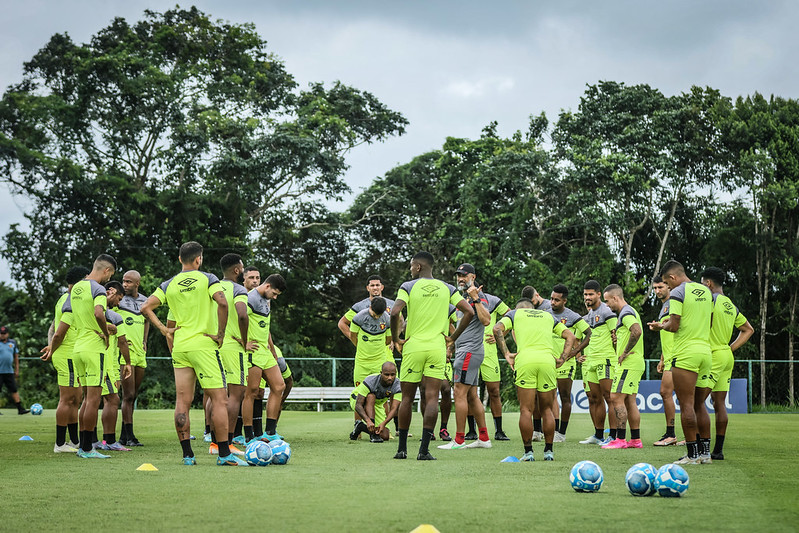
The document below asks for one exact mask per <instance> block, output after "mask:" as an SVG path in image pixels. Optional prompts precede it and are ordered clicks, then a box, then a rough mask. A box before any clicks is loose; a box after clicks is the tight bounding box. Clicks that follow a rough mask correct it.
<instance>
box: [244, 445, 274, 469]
mask: <svg viewBox="0 0 799 533" xmlns="http://www.w3.org/2000/svg"><path fill="white" fill-rule="evenodd" d="M273 455H274V454H273V453H272V448H270V447H269V445H267V444H266V443H265V442H261V441H259V440H256V441H253V442H251V443H249V444H248V445H247V450H246V451H245V452H244V458H245V459H246V460H247V462H248V463H249V464H251V465H253V466H268V465H269V464H270V463H271V462H272V456H273Z"/></svg>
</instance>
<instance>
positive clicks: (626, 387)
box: [42, 242, 753, 466]
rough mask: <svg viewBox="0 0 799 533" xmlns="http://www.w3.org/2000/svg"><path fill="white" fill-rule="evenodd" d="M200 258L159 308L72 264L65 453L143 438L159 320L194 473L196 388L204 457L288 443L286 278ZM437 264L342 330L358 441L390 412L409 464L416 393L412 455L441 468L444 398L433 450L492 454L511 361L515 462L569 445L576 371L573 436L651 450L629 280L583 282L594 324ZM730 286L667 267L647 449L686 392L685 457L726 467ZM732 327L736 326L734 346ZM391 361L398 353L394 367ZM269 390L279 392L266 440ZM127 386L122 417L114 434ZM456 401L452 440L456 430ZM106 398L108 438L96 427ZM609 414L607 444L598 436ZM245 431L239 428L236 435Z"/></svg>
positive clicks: (422, 267) (65, 335) (741, 321)
mask: <svg viewBox="0 0 799 533" xmlns="http://www.w3.org/2000/svg"><path fill="white" fill-rule="evenodd" d="M202 253H203V248H202V246H201V245H200V244H198V243H196V242H187V243H185V244H183V245H182V246H181V248H180V252H179V261H180V263H181V266H182V270H181V272H180V273H178V274H177V275H175V276H174V277H172V278H170V279H168V280H166V281H164V282H163V283H162V284H161V285H160V286H159V287H158V288H157V289H156V290H155V292H154V293H153V294H152V295H151V296H150V297H149V298H146V297H145V296H144V295H142V294H140V293H139V290H138V288H139V280H140V276H139V274H138V273H137V272H135V271H128V272H126V273H125V274H124V276H123V278H122V283H120V282H118V281H111V277H112V276H113V274H114V273H115V270H116V261H115V260H114V258H113V257H111V256H109V255H106V254H103V255H100V256H99V257H98V258H97V259H96V260H95V262H94V264H93V267H92V269H91V270H88V269H85V268H82V267H74V268H72V269H71V270H70V271H69V272H68V274H67V285H68V291H67V292H66V293H65V294H64V295H62V297H61V298H60V299H59V301H58V303H57V304H56V307H55V319H54V321H53V324H52V326H51V331H50V335H49V340H50V342H49V344H48V346H47V347H45V348H44V349H43V350H42V353H43V355H42V359H43V360H49V359H52V361H53V365H54V367H55V368H56V370H57V374H58V384H59V391H60V399H59V404H58V409H57V411H56V442H55V447H54V451H55V452H57V453H61V452H76V453H77V455H78V456H80V457H84V458H107V457H109V456H108V455H105V454H102V453H100V451H98V450H101V451H105V450H118V451H124V450H128V449H129V448H126V446H139V445H141V443H140V442H139V441H138V439H137V438H136V437H135V435H134V432H133V405H134V402H135V399H136V394H137V391H138V388H139V386H140V384H141V381H142V378H143V376H144V369H145V368H146V349H147V344H146V343H147V336H148V330H149V327H150V326H152V327H155V328H157V329H158V330H159V331H160V332H161V333H162V334H163V335H164V337H165V338H166V340H167V345H168V347H169V350H170V352H171V354H172V363H173V367H174V375H175V389H176V401H175V427H176V430H177V434H178V439H179V441H180V445H181V450H182V454H183V462H184V464H186V465H194V464H196V459H195V457H194V453H193V451H192V447H191V439H193V437H192V436H191V433H190V422H189V409H190V406H191V403H192V400H193V398H194V389H195V383H196V381H199V383H200V386H201V388H202V389H203V393H204V405H205V407H206V433H207V435H208V440H210V441H211V447H210V450H209V451H211V453H215V454H218V456H219V457H218V459H217V464H219V465H230V466H239V465H245V464H246V463H245V462H244V461H242V460H241V459H240V458H239V457H238V455H241V454H242V452H241V450H239V449H237V448H236V447H235V446H234V442H236V443H240V444H245V445H246V444H248V443H249V442H251V441H253V440H263V441H272V440H276V439H282V437H281V436H280V435H279V434H278V433H277V423H278V419H279V417H280V411H281V409H282V406H283V403H284V402H285V399H286V396H287V394H288V391H289V390H290V388H291V382H292V380H291V371H290V370H289V369H288V366H287V365H286V363H285V360H284V359H283V358H282V354H279V353H278V352H279V350H278V348H277V347H276V346H275V345H274V343H273V341H272V337H271V333H270V322H271V302H272V300H274V299H276V298H277V297H278V296H279V295H280V294H281V293H282V292H283V291H285V290H286V282H285V280H284V279H283V277H282V276H280V275H278V274H272V275H270V276H268V277H266V279H264V280H263V281H261V280H260V273H259V272H258V270H257V269H256V268H254V267H248V268H247V269H245V268H244V265H243V263H242V260H241V257H240V256H238V255H236V254H227V255H225V256H224V257H223V258H222V259H221V261H220V266H221V270H222V273H223V279H221V280H220V279H218V278H217V277H216V276H215V275H214V274H210V273H207V272H203V271H201V270H200V268H201V266H202V262H203V255H202ZM433 263H434V259H433V256H432V255H430V254H429V253H427V252H420V253H418V254H416V255H415V256H414V257H413V258H412V259H411V262H410V271H411V278H412V279H411V280H410V281H408V282H405V283H403V284H402V285H401V287H400V288H399V291H398V294H397V297H396V299H395V300H393V301H392V300H390V299H387V298H384V297H382V291H383V288H384V287H383V284H382V280H381V279H380V278H379V277H378V276H372V277H370V278H369V280H368V282H367V291H368V293H369V297H368V298H366V299H364V300H362V301H360V302H358V303H356V304H355V305H353V307H352V308H351V309H350V310H349V311H348V312H347V314H345V315H344V316H343V317H342V318H341V319H340V321H339V323H338V326H339V329H340V330H341V332H342V333H343V334H344V335H345V336H346V337H347V338H348V339H349V340H350V341H351V342H352V343H353V345H355V348H356V356H355V369H354V373H353V381H354V385H355V389H354V390H353V392H352V395H351V402H350V403H351V406H352V408H353V410H354V411H355V418H356V422H355V427H354V429H353V432H352V433H351V434H350V438H351V439H353V440H355V439H357V438H359V436H360V434H361V433H363V432H367V433H368V434H369V438H370V440H371V441H372V442H383V441H384V440H386V439H388V438H389V437H390V431H389V430H388V428H387V427H386V425H387V424H388V423H389V422H390V421H391V420H394V422H395V428H396V434H397V437H398V440H399V444H398V450H397V453H396V455H395V458H397V459H405V458H407V439H408V437H409V433H408V428H409V427H410V422H411V418H412V413H413V402H414V398H415V397H416V395H417V392H420V398H421V400H420V410H421V411H422V417H423V430H422V435H421V444H420V447H419V453H418V455H417V459H419V460H434V459H435V458H434V457H433V456H432V454H430V451H429V445H430V442H431V441H433V440H435V436H434V429H435V426H436V422H437V419H438V412H439V395H440V396H441V397H442V399H443V400H444V401H442V404H441V413H442V421H441V426H440V428H439V432H438V436H439V438H440V439H441V440H443V441H445V444H443V445H441V446H439V448H442V449H456V450H457V449H464V448H490V447H491V446H492V444H491V440H490V438H489V434H488V430H487V427H486V426H487V424H486V420H485V411H484V407H483V404H482V402H481V400H480V397H479V394H478V391H479V385H480V380H481V379H482V382H483V383H484V384H485V387H486V391H487V393H488V397H489V403H490V408H491V412H492V416H493V418H494V425H495V433H494V438H495V439H496V440H509V439H508V437H507V436H506V435H505V433H504V431H503V428H502V402H501V399H500V394H499V392H500V383H501V378H500V369H499V360H498V353H499V352H501V353H502V355H503V356H504V358H505V359H506V361H507V362H508V363H509V364H510V367H511V369H512V370H513V376H514V384H515V386H516V391H517V396H518V400H519V405H520V411H521V414H520V419H519V429H520V433H521V439H522V443H523V446H524V453H523V455H522V460H523V461H533V460H534V454H533V448H532V443H533V442H534V441H541V440H543V441H544V459H545V460H553V458H554V454H553V443H554V442H563V441H565V440H566V430H567V427H568V424H569V418H570V413H571V387H572V380H573V379H574V377H575V375H576V364H577V363H578V362H579V363H581V365H582V378H583V382H584V385H585V390H586V393H587V396H588V400H589V410H590V413H591V419H592V421H593V423H594V428H595V434H593V435H591V436H589V437H588V438H587V439H585V440H583V441H581V444H598V445H601V446H602V447H603V448H609V449H618V448H640V447H642V446H643V444H642V441H641V436H640V414H639V412H638V408H637V405H636V394H637V392H638V384H639V382H640V380H641V377H642V375H643V373H644V370H645V362H644V349H643V339H642V334H643V327H644V325H643V323H642V321H641V318H640V315H639V314H638V312H637V311H636V310H635V309H633V308H632V307H631V306H630V305H629V304H628V303H627V302H626V301H625V299H624V293H623V290H622V288H621V287H620V286H619V285H615V284H611V285H608V286H607V287H605V288H604V290H602V289H601V286H600V285H599V283H598V282H597V281H594V280H590V281H588V282H587V283H586V284H585V287H584V291H583V300H584V303H585V306H586V309H587V314H586V315H584V316H581V315H580V314H578V313H576V312H574V311H572V310H571V309H569V308H567V307H566V304H567V301H568V294H569V293H568V289H567V288H566V287H565V286H564V285H562V284H558V285H556V286H554V287H553V289H552V291H551V296H550V299H544V298H543V297H542V296H541V295H540V294H539V293H538V292H537V291H536V290H535V289H534V288H533V287H530V286H528V287H525V288H524V289H523V291H522V298H521V299H520V300H519V301H518V302H516V305H515V308H514V309H510V308H509V307H508V306H507V305H506V304H505V303H504V302H502V300H501V299H500V298H498V297H496V296H494V295H491V294H488V293H486V292H484V291H483V290H482V289H483V287H482V286H478V285H477V283H476V271H475V268H474V267H473V266H472V265H470V264H468V263H464V264H461V265H460V266H459V267H458V268H457V270H456V274H457V287H455V286H453V285H450V284H448V283H445V282H443V281H440V280H437V279H435V278H434V277H433V275H432V269H433ZM723 283H724V273H723V272H722V271H720V270H719V269H717V268H708V269H706V270H705V272H704V273H703V274H702V279H701V283H696V282H693V281H691V280H690V279H689V278H688V277H687V275H686V273H685V270H684V269H683V267H682V265H680V264H679V263H677V262H676V261H669V262H667V263H666V265H665V266H664V267H663V269H662V271H661V276H660V277H658V278H656V279H655V280H654V281H653V289H654V291H655V294H656V296H657V297H658V298H659V299H660V301H661V302H662V309H661V312H660V320H659V321H655V322H650V323H649V324H648V327H649V328H650V329H651V330H653V331H660V340H661V348H662V350H661V351H662V355H661V361H660V363H659V365H658V371H660V372H662V373H663V380H662V388H661V393H662V395H663V400H664V410H665V414H666V433H665V434H664V435H663V437H662V438H661V439H659V440H658V441H657V442H656V443H655V445H663V446H665V445H672V444H677V438H676V434H675V431H674V425H675V424H674V419H675V406H674V402H673V400H672V392H673V391H676V394H677V399H678V401H679V403H680V406H681V424H682V428H683V433H684V435H685V437H686V441H687V442H686V443H685V444H686V445H687V453H686V455H685V456H684V457H683V458H681V459H679V460H678V461H677V462H678V463H680V464H700V463H709V462H712V460H713V459H717V460H718V459H723V452H722V449H723V443H724V435H725V434H726V425H727V416H726V410H725V398H726V394H727V391H728V390H729V383H730V378H731V373H732V363H733V355H732V352H733V351H734V350H735V349H737V348H738V347H740V346H741V345H743V344H744V343H745V342H746V341H747V339H748V338H749V337H750V336H751V335H752V333H753V329H752V327H751V325H750V324H749V323H748V321H747V320H746V319H745V318H744V317H743V315H741V314H740V312H738V310H737V308H736V307H735V305H734V304H733V303H732V302H731V301H730V300H729V298H727V297H726V296H724V294H723V289H722V286H723ZM602 298H604V300H605V301H604V302H602ZM161 305H166V306H168V307H169V315H168V317H167V323H166V324H164V323H162V322H161V320H160V319H159V318H158V316H157V315H156V314H155V312H154V311H155V309H157V308H158V307H159V306H161ZM403 311H404V313H403ZM736 329H737V330H739V334H738V336H737V337H736V338H735V339H734V340H732V335H733V332H734V330H736ZM509 332H510V333H512V335H513V338H514V341H515V345H516V348H517V350H516V352H510V350H509V349H508V345H507V343H506V341H505V337H506V335H507V334H508V333H509ZM731 340H732V343H731ZM395 352H396V353H397V354H399V355H400V357H401V364H400V368H399V370H398V368H397V365H396V364H395V358H394V354H395ZM287 383H288V386H287ZM265 386H268V387H269V389H270V394H269V396H268V399H267V405H266V411H267V413H266V424H265V428H264V431H263V433H261V430H262V427H261V420H262V416H263V414H262V409H263V401H262V399H263V397H264V387H265ZM120 388H121V392H122V419H123V420H122V432H121V434H120V439H119V440H117V439H116V436H115V428H116V422H117V411H118V408H119V405H120V399H119V392H120ZM452 393H454V404H455V419H456V432H455V436H454V438H452V437H450V434H449V431H448V428H447V423H448V419H449V414H450V409H451V407H450V405H449V403H450V402H449V401H448V400H449V399H450V398H451V395H452ZM710 394H712V395H713V396H712V399H713V402H714V405H715V411H716V443H715V448H714V450H713V453H711V452H710V419H709V415H708V412H707V409H706V408H705V400H706V399H707V397H708V396H709V395H710ZM556 395H559V396H560V399H561V404H562V406H561V407H560V408H559V406H558V402H557V398H556ZM101 399H102V401H103V403H104V408H103V412H102V419H101V420H102V425H103V438H102V440H100V439H98V437H97V430H96V425H97V417H98V410H99V405H100V402H101ZM559 412H560V413H559ZM606 414H607V419H608V422H609V426H610V430H609V432H610V435H609V437H604V427H605V418H606ZM237 420H240V422H239V423H238V424H237ZM467 422H468V423H469V426H470V430H469V432H468V433H467V432H466V425H467ZM628 423H629V426H630V440H627V439H626V428H627V425H628ZM78 427H79V428H80V431H78ZM239 429H243V435H238V432H239ZM67 432H69V439H70V440H69V442H68V441H67V440H66V435H67ZM467 440H470V441H472V442H470V443H468V444H467V442H466V441H467Z"/></svg>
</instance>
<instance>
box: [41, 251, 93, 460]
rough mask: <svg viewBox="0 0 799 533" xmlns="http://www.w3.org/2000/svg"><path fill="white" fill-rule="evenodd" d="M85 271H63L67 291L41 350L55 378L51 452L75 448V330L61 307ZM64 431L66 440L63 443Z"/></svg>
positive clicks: (78, 389) (77, 388)
mask: <svg viewBox="0 0 799 533" xmlns="http://www.w3.org/2000/svg"><path fill="white" fill-rule="evenodd" d="M89 272H91V271H90V270H89V269H88V268H86V267H82V266H74V267H72V268H70V269H69V270H68V271H67V275H66V282H67V292H65V293H64V294H62V295H61V297H60V298H59V299H58V302H56V304H55V318H54V319H53V322H52V324H50V331H48V333H47V337H48V341H49V342H48V344H47V346H45V347H44V348H42V351H41V353H42V356H41V359H42V360H43V361H48V360H50V359H52V360H53V367H54V368H55V370H56V373H57V375H58V407H57V408H56V412H55V424H56V425H55V428H56V431H55V435H56V436H55V446H54V447H53V452H55V453H65V452H72V453H74V452H77V451H78V447H79V446H80V445H79V443H78V440H79V437H78V409H79V408H80V403H81V399H82V398H83V391H82V389H81V387H80V381H79V379H78V375H77V373H76V371H75V361H74V360H73V355H74V354H73V351H74V348H75V335H76V334H75V329H74V328H72V329H70V325H71V324H72V311H71V310H70V311H67V312H64V304H65V303H66V301H67V298H68V297H69V294H70V292H71V291H72V287H73V286H74V285H75V284H76V283H77V282H79V281H80V280H82V279H83V278H85V277H86V276H88V275H89ZM56 335H58V349H53V346H54V340H55V337H56ZM67 430H69V440H70V442H67Z"/></svg>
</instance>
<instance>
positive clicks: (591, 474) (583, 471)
mask: <svg viewBox="0 0 799 533" xmlns="http://www.w3.org/2000/svg"><path fill="white" fill-rule="evenodd" d="M604 480H605V475H604V474H603V473H602V469H601V468H599V465H598V464H596V463H595V462H593V461H580V462H579V463H577V464H576V465H574V466H573V467H572V469H571V472H570V473H569V481H570V482H571V485H572V488H573V489H574V490H576V491H577V492H596V491H598V490H599V489H600V487H602V482H603V481H604Z"/></svg>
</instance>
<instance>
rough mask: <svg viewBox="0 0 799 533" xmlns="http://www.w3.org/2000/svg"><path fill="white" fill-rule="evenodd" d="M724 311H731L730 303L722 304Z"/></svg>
mask: <svg viewBox="0 0 799 533" xmlns="http://www.w3.org/2000/svg"><path fill="white" fill-rule="evenodd" d="M724 309H726V310H728V311H732V304H731V303H730V302H724Z"/></svg>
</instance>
